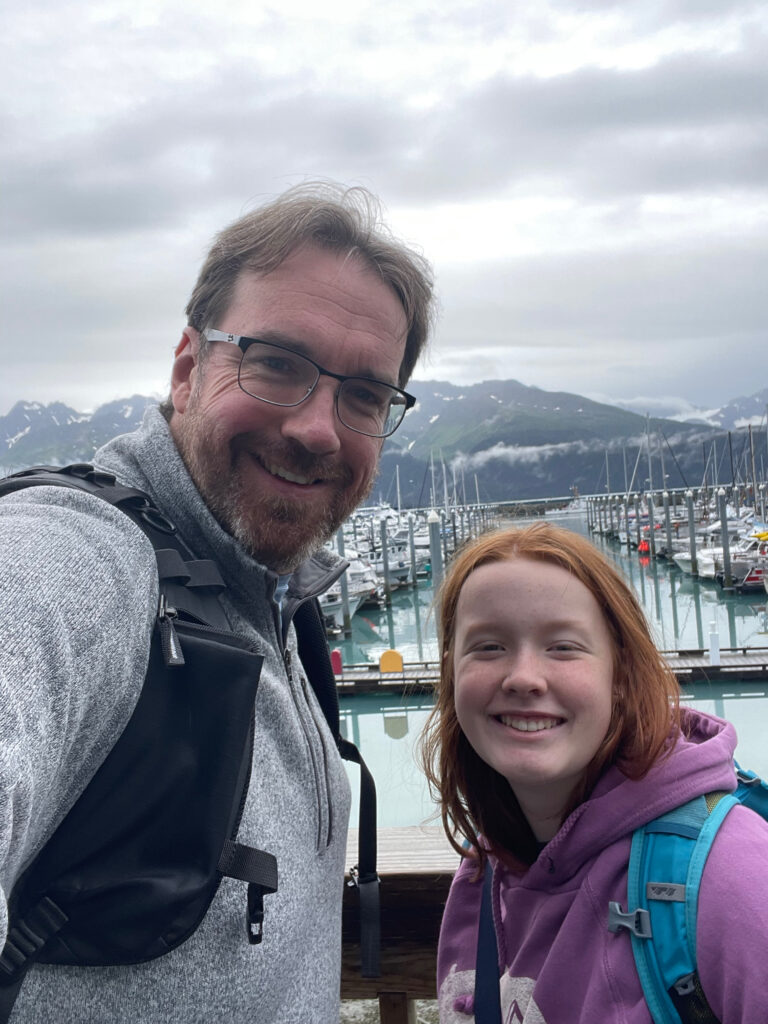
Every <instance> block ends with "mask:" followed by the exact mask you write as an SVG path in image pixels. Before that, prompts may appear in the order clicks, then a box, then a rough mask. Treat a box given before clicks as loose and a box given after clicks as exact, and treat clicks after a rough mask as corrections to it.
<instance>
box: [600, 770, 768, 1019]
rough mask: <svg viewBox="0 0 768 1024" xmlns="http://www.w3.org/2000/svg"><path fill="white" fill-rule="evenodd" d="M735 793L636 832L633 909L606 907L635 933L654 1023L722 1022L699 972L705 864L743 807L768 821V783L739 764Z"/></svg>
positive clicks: (612, 926) (630, 885)
mask: <svg viewBox="0 0 768 1024" xmlns="http://www.w3.org/2000/svg"><path fill="white" fill-rule="evenodd" d="M736 778H737V786H736V790H735V791H734V792H733V793H722V792H720V793H709V794H707V795H706V796H700V797H697V798H696V799H695V800H691V801H690V802H689V803H687V804H683V805H682V806H681V807H677V808H676V809H675V810H673V811H670V812H669V813H668V814H664V815H662V816H661V817H659V818H655V819H654V820H653V821H651V822H648V824H647V825H645V826H643V827H641V828H639V829H637V830H636V831H635V833H634V835H633V836H632V849H631V852H630V858H629V876H628V881H627V904H628V911H627V912H626V913H625V912H624V911H622V909H621V905H620V904H619V903H610V904H609V905H608V929H609V931H612V932H618V931H619V930H620V929H622V928H626V929H628V930H629V932H630V933H631V938H632V952H633V954H634V957H635V964H636V966H637V973H638V974H639V975H640V981H641V983H642V986H643V994H644V995H645V1000H646V1002H647V1003H648V1009H649V1010H650V1011H651V1016H652V1017H653V1020H654V1024H680V1022H681V1021H682V1022H683V1024H693V1022H695V1024H716V1022H717V1018H716V1017H715V1015H714V1013H713V1012H712V1010H711V1009H710V1007H709V1004H708V1003H707V1000H706V997H705V996H704V992H703V990H702V988H701V984H700V982H699V975H698V972H697V969H696V914H697V909H698V899H699V885H700V883H701V875H702V871H703V870H704V865H705V863H706V860H707V856H708V855H709V851H710V849H711V847H712V843H713V842H714V839H715V835H716V834H717V830H718V828H719V827H720V825H721V824H722V822H723V820H724V819H725V816H726V815H727V814H728V812H729V811H730V810H731V808H732V807H735V806H736V805H737V804H743V805H744V806H745V807H749V808H751V809H752V810H753V811H756V812H757V814H759V815H760V817H762V818H765V819H766V820H768V785H766V783H765V782H763V781H762V779H760V778H759V777H758V776H757V775H755V773H754V772H750V771H743V770H742V769H741V768H740V767H739V766H738V765H736Z"/></svg>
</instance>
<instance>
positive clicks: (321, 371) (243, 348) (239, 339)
mask: <svg viewBox="0 0 768 1024" xmlns="http://www.w3.org/2000/svg"><path fill="white" fill-rule="evenodd" d="M200 334H201V336H202V337H203V338H205V340H206V341H224V342H227V343H229V344H231V345H237V347H238V348H239V349H240V352H241V358H240V366H238V368H237V383H238V386H239V387H240V390H241V391H242V392H243V393H244V394H246V395H248V397H249V398H255V399H256V401H257V402H266V403H267V405H274V406H277V407H278V408H280V409H294V408H296V406H297V405H301V404H302V402H306V400H307V399H308V398H309V396H310V395H311V394H312V392H313V391H314V390H315V388H316V387H317V382H318V381H319V380H320V378H321V377H332V378H333V379H334V380H337V381H338V382H339V385H341V384H344V383H345V382H346V381H348V380H362V381H366V382H367V383H369V384H376V385H377V387H385V388H390V389H391V390H392V391H394V392H396V393H397V394H398V395H402V396H403V398H404V399H405V408H404V409H403V415H402V416H401V417H400V421H399V422H398V423H397V424H396V425H395V426H394V427H393V428H392V429H391V430H389V431H387V433H385V434H371V433H370V432H369V431H367V430H360V429H359V428H358V427H351V426H350V425H349V424H348V423H346V422H345V420H344V419H343V417H342V415H341V413H340V412H339V391H340V390H341V388H340V387H338V388H337V389H336V394H335V397H334V406H335V408H336V415H337V416H338V417H339V422H340V423H342V424H343V425H344V426H345V427H346V428H347V430H352V431H354V433H356V434H362V435H363V436H364V437H381V438H384V437H391V436H392V434H394V432H395V431H396V430H397V428H398V427H399V426H400V424H401V423H402V422H403V420H404V419H405V414H406V413H407V412H408V410H409V409H412V408H413V407H414V405H415V404H416V397H415V396H414V395H411V394H409V393H408V392H407V391H403V389H402V388H399V387H397V386H396V385H395V384H388V383H387V382H386V381H383V380H377V379H376V378H375V377H361V376H360V375H359V374H343V373H334V372H333V370H326V369H325V367H323V366H321V365H320V364H319V363H317V362H315V360H314V359H310V358H309V356H305V355H304V353H303V352H296V351H295V350H294V349H292V348H289V347H288V346H287V345H278V344H277V343H276V342H274V341H264V340H263V339H262V338H248V337H246V336H245V335H244V334H229V333H228V332H227V331H218V330H216V329H215V328H213V327H208V328H206V329H205V330H203V331H201V332H200ZM251 345H269V346H270V348H276V349H279V350H280V351H281V352H288V353H289V354H290V355H292V356H298V357H299V358H300V359H303V360H304V361H305V362H307V363H309V364H310V365H311V366H314V368H315V369H316V370H317V380H316V381H315V383H314V384H313V385H312V387H311V388H310V389H309V391H307V393H306V395H304V397H303V398H300V399H299V401H298V402H273V401H272V400H271V399H270V398H262V397H261V395H252V394H251V392H250V391H246V389H245V388H244V387H243V385H242V382H241V380H240V369H241V367H242V365H243V359H242V357H243V356H244V355H245V353H246V352H247V351H248V349H249V348H250V347H251Z"/></svg>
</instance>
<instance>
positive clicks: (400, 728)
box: [331, 516, 768, 828]
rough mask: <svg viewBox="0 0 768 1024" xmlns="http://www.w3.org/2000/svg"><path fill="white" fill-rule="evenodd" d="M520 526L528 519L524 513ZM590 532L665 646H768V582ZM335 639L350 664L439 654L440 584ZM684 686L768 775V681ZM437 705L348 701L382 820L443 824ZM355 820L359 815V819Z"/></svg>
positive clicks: (689, 698) (399, 600)
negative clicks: (433, 713) (429, 758)
mask: <svg viewBox="0 0 768 1024" xmlns="http://www.w3.org/2000/svg"><path fill="white" fill-rule="evenodd" d="M550 521H553V522H557V520H556V519H550ZM515 525H522V523H521V522H520V521H519V520H516V522H515ZM560 525H563V526H565V527H567V528H568V529H573V530H576V531H577V532H580V533H583V534H585V535H587V527H586V522H585V521H584V520H583V519H581V518H580V517H573V516H569V517H567V518H564V519H563V520H562V521H561V523H560ZM590 539H591V540H592V542H593V543H594V544H596V546H597V547H598V548H599V549H600V550H601V551H602V552H603V553H604V554H605V555H606V556H608V557H609V558H611V559H612V560H613V561H614V562H615V563H616V565H617V566H618V568H619V569H620V570H621V571H622V573H623V575H624V578H625V579H626V580H627V582H628V583H629V584H630V585H631V586H632V588H633V589H634V591H635V593H636V594H637V596H638V598H639V600H640V602H641V604H642V606H643V608H644V610H645V614H646V618H647V620H648V623H649V625H650V627H651V631H652V634H653V636H654V639H655V641H656V644H657V646H658V648H659V649H660V650H664V651H672V650H699V649H705V650H706V649H708V647H709V644H710V634H714V635H715V636H716V638H717V641H718V642H719V645H720V647H721V648H727V647H751V648H755V647H768V614H767V613H766V596H767V595H766V594H765V592H764V591H763V592H756V593H753V594H743V595H740V594H734V593H726V592H725V591H723V589H722V588H721V587H720V586H719V585H718V584H717V583H715V582H714V581H710V580H694V579H693V578H692V577H690V576H687V575H684V574H683V573H682V572H681V571H680V570H679V569H678V568H677V567H676V566H675V565H674V564H673V563H671V562H668V561H666V560H661V559H658V560H656V559H649V558H648V557H643V556H641V555H638V553H637V551H634V550H632V551H630V552H627V550H626V549H625V548H620V547H619V545H618V544H617V543H616V542H615V541H610V540H605V539H603V538H601V537H599V536H594V537H591V538H590ZM331 646H332V647H337V648H339V650H340V651H341V655H342V660H343V663H344V664H345V665H350V664H360V663H366V662H367V663H374V664H375V663H378V660H379V657H380V656H381V654H382V652H383V651H385V650H388V649H395V650H398V651H399V652H400V653H401V654H402V656H403V660H404V661H405V662H416V661H435V660H436V659H437V640H436V635H435V615H434V610H433V593H432V588H431V585H430V584H429V582H428V581H421V582H420V583H419V586H418V588H417V589H415V590H412V589H407V590H399V591H395V592H394V593H393V595H392V603H391V606H389V607H387V608H382V609H377V608H374V609H366V610H364V611H362V612H358V613H357V615H355V616H354V617H353V619H352V635H351V636H350V637H348V638H338V639H334V640H331ZM684 693H685V701H686V703H690V704H691V705H692V706H694V707H697V708H700V709H701V710H702V711H707V712H711V713H712V714H716V715H718V716H720V717H721V718H726V719H728V720H729V721H731V722H733V724H734V725H735V727H736V730H737V732H738V736H739V746H738V749H737V752H736V756H737V758H738V759H739V761H740V763H741V764H742V765H744V766H745V767H749V768H752V769H753V770H754V771H756V772H758V773H759V774H762V775H763V776H764V777H766V776H768V744H766V742H765V738H766V731H767V726H768V682H766V683H763V682H762V681H761V682H750V683H740V682H739V681H738V680H733V681H730V680H729V681H728V682H726V683H722V682H715V683H707V682H704V683H697V684H695V685H691V686H687V687H685V690H684ZM430 708H431V700H430V698H429V697H428V696H425V695H419V696H410V697H400V696H386V695H381V696H378V695H360V696H353V697H345V698H344V699H343V700H342V707H341V721H342V731H343V733H344V734H345V735H346V736H347V737H348V738H349V739H351V740H353V741H354V742H355V743H356V744H357V745H358V746H359V747H360V750H361V751H362V754H363V757H364V758H365V760H366V763H367V764H368V767H369V768H370V770H371V772H372V773H373V776H374V778H375V780H376V784H377V794H378V819H379V827H381V828H387V827H393V826H401V825H417V824H422V823H432V824H435V823H436V822H435V820H434V819H433V818H432V815H433V814H434V806H433V804H432V802H431V801H430V798H429V794H428V792H427V787H426V783H425V781H424V778H423V775H422V773H421V771H420V769H419V767H418V765H417V763H416V753H415V752H416V746H417V741H418V737H419V734H420V732H421V730H422V728H423V725H424V723H425V721H426V718H427V715H428V714H429V710H430ZM349 777H350V782H351V784H352V787H353V803H352V806H353V815H354V814H356V811H355V810H354V809H355V808H356V807H357V785H358V779H357V771H356V769H354V768H352V769H350V771H349ZM351 824H352V825H356V824H357V822H356V820H354V818H353V821H352V822H351Z"/></svg>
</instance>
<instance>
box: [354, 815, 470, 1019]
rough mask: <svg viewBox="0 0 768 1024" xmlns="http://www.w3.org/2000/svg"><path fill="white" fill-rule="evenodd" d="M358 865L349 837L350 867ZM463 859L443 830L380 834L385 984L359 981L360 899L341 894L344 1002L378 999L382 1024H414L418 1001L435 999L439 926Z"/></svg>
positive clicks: (387, 830) (420, 828)
mask: <svg viewBox="0 0 768 1024" xmlns="http://www.w3.org/2000/svg"><path fill="white" fill-rule="evenodd" d="M356 860H357V830H356V829H350V832H349V838H348V840H347V864H348V865H349V866H351V865H353V864H354V863H355V862H356ZM458 863H459V855H458V854H457V853H456V851H455V850H454V849H453V847H452V846H451V845H450V844H449V843H448V840H447V839H446V838H445V834H444V832H443V829H442V827H440V826H439V825H434V826H432V825H430V826H418V825H417V826H413V827H409V828H385V829H379V830H378V866H377V870H378V873H379V877H380V878H381V889H380V895H381V977H380V978H362V977H361V976H360V931H359V929H360V922H359V916H358V898H357V892H356V891H355V889H354V887H353V886H345V889H344V908H343V909H344V913H343V919H342V961H341V998H342V999H378V1001H379V1014H380V1018H381V1022H382V1024H411V1022H413V1021H415V1019H416V1018H415V1002H414V1000H416V999H434V998H435V997H436V994H435V976H436V972H437V938H438V934H439V931H440V920H441V918H442V914H443V907H444V906H445V900H446V898H447V896H448V889H449V887H450V884H451V879H452V878H453V875H454V872H455V871H456V868H457V866H458Z"/></svg>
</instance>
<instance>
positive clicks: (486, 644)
mask: <svg viewBox="0 0 768 1024" xmlns="http://www.w3.org/2000/svg"><path fill="white" fill-rule="evenodd" d="M502 649H503V648H502V646H501V644H499V643H496V641H495V640H484V641H483V642H482V643H480V644H477V646H476V647H475V651H476V652H478V653H480V654H488V653H492V652H493V651H500V650H502Z"/></svg>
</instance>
